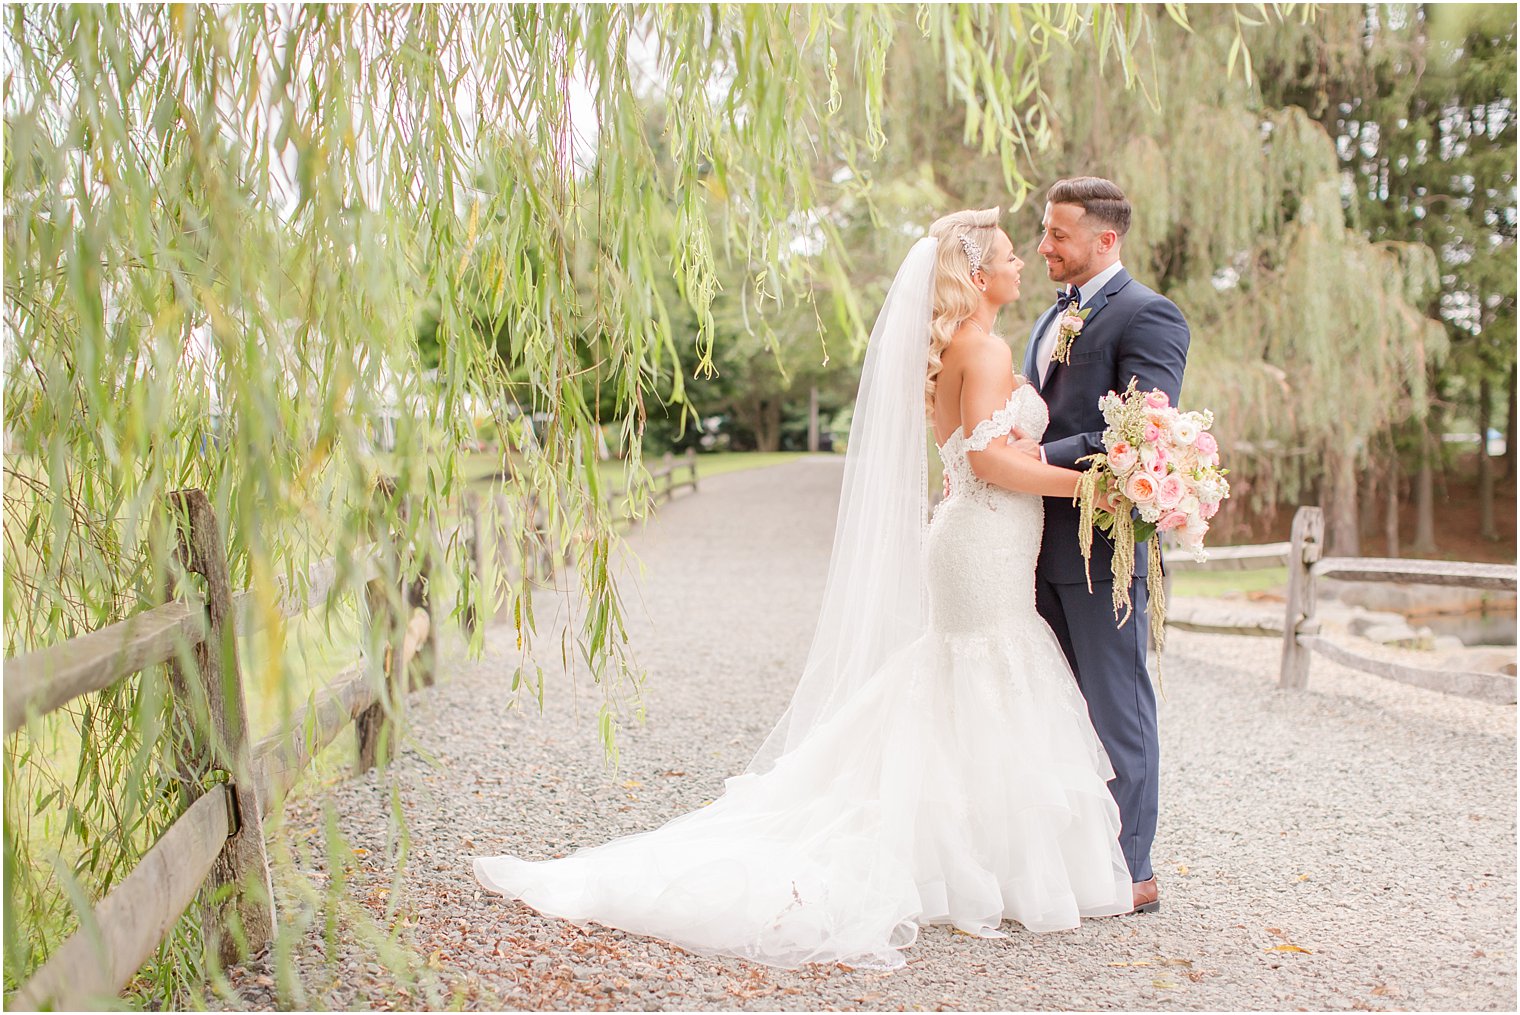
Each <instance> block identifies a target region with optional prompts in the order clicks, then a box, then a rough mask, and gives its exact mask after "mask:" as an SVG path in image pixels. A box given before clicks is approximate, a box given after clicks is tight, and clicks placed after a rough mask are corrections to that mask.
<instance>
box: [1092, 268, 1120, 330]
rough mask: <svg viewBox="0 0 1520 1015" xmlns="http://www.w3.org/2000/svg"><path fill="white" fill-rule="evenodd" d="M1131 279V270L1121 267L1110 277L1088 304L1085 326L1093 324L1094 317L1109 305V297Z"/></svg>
mask: <svg viewBox="0 0 1520 1015" xmlns="http://www.w3.org/2000/svg"><path fill="white" fill-rule="evenodd" d="M1129 281H1130V278H1129V272H1128V271H1126V270H1125V269H1123V268H1120V269H1119V270H1118V271H1116V272H1114V277H1113V278H1111V279H1109V280H1108V282H1107V283H1106V284H1105V285H1104V286H1103V288H1102V289H1100V290H1098V295H1096V296H1094V297H1093V298H1092V302H1091V303H1089V304H1088V305H1087V309H1088V311H1089V312H1088V315H1087V319H1086V320H1085V321H1084V322H1083V325H1082V326H1083V327H1084V328H1085V327H1086V326H1087V325H1089V324H1091V323H1092V319H1093V318H1094V317H1097V316H1098V313H1099V312H1100V311H1101V310H1102V309H1103V308H1104V307H1106V306H1108V298H1109V297H1110V296H1113V295H1115V294H1116V293H1118V292H1119V291H1120V290H1121V289H1123V288H1124V287H1125V286H1127V285H1129Z"/></svg>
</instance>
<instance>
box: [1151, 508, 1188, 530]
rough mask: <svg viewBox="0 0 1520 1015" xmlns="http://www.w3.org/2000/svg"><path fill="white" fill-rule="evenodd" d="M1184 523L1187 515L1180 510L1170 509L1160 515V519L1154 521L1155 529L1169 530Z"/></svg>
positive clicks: (1177, 527) (1180, 526) (1178, 527)
mask: <svg viewBox="0 0 1520 1015" xmlns="http://www.w3.org/2000/svg"><path fill="white" fill-rule="evenodd" d="M1186 524H1187V515H1185V514H1183V513H1182V512H1181V511H1171V512H1168V513H1167V514H1164V515H1162V516H1161V520H1160V521H1159V522H1157V523H1156V531H1157V532H1170V531H1171V530H1173V529H1180V528H1182V527H1183V526H1184V525H1186Z"/></svg>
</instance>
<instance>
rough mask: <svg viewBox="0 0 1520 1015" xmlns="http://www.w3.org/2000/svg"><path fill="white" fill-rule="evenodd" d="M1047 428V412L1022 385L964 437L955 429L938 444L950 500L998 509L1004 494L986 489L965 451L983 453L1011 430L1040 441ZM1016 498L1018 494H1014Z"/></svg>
mask: <svg viewBox="0 0 1520 1015" xmlns="http://www.w3.org/2000/svg"><path fill="white" fill-rule="evenodd" d="M1049 425H1050V409H1049V408H1047V407H1046V405H1045V400H1044V399H1043V398H1041V397H1040V396H1039V394H1038V393H1036V391H1035V390H1034V387H1033V385H1030V384H1023V385H1020V386H1019V387H1017V388H1015V389H1014V391H1013V394H1011V395H1009V396H1008V401H1007V402H1005V403H1004V404H1003V407H1002V408H1001V409H999V410H997V411H996V412H994V413H993V414H992V415H991V416H990V417H989V418H987V419H984V420H982V421H981V422H980V423H978V424H977V425H976V426H975V428H973V429H972V431H971V436H970V437H967V436H966V435H965V432H964V430H963V428H962V427H959V426H958V427H956V428H955V430H954V431H952V432H951V434H950V436H949V437H948V438H946V439H945V443H943V444H941V445H939V459H940V462H941V463H943V465H944V467H945V475H947V476H949V477H950V496H951V497H952V498H958V497H963V496H964V497H971V498H974V499H976V500H977V501H979V502H980V503H982V504H983V505H984V506H986V507H989V508H991V509H992V510H994V511H995V510H997V509H998V506H999V503H1000V502H1001V501H1002V500H1003V499H1004V497H1005V496H1007V491H1005V490H1000V489H998V488H997V487H993V486H989V485H988V484H986V483H984V482H982V481H981V480H980V479H978V478H977V477H976V473H974V472H972V471H971V462H970V461H969V460H968V459H967V457H966V452H968V451H985V450H986V449H987V448H989V447H991V446H992V442H993V441H995V440H1000V439H1006V438H1007V437H1008V435H1009V434H1010V433H1012V432H1013V430H1014V428H1015V427H1017V428H1018V430H1019V432H1020V433H1022V434H1024V435H1025V436H1027V437H1032V438H1033V439H1035V440H1039V439H1040V438H1041V437H1042V436H1043V435H1044V433H1045V428H1046V427H1047V426H1049ZM1014 496H1018V495H1014Z"/></svg>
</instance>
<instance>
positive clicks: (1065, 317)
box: [1050, 307, 1092, 363]
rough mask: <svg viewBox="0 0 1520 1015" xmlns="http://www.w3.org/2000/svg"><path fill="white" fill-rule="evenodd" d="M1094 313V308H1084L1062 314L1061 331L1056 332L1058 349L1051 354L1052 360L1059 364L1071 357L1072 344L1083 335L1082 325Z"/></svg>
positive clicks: (1068, 310)
mask: <svg viewBox="0 0 1520 1015" xmlns="http://www.w3.org/2000/svg"><path fill="white" fill-rule="evenodd" d="M1090 313H1092V307H1083V308H1082V309H1080V310H1071V309H1067V310H1064V311H1062V313H1061V330H1060V331H1058V332H1056V349H1055V352H1054V353H1052V354H1051V357H1050V358H1051V359H1053V360H1055V361H1056V362H1057V363H1065V362H1067V360H1068V359H1070V357H1071V343H1073V342H1075V341H1076V340H1077V336H1078V335H1080V334H1082V325H1083V324H1085V323H1086V321H1087V315H1088V314H1090Z"/></svg>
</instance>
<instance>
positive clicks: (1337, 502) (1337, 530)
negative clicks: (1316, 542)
mask: <svg viewBox="0 0 1520 1015" xmlns="http://www.w3.org/2000/svg"><path fill="white" fill-rule="evenodd" d="M1350 445H1351V442H1350V440H1346V439H1343V440H1342V441H1341V442H1340V443H1339V444H1338V445H1337V447H1336V448H1335V450H1334V451H1332V452H1331V454H1330V456H1329V465H1330V475H1329V476H1328V477H1327V479H1328V480H1329V482H1328V483H1327V484H1326V486H1327V487H1328V488H1329V490H1330V498H1329V500H1330V512H1329V513H1330V519H1329V528H1330V539H1329V544H1330V545H1329V550H1330V556H1332V557H1359V556H1361V553H1362V549H1361V543H1362V541H1361V532H1360V528H1361V526H1360V525H1359V521H1360V516H1359V513H1358V511H1357V496H1356V494H1357V489H1356V486H1357V482H1356V481H1357V477H1356V449H1355V448H1353V447H1351V446H1350Z"/></svg>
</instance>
